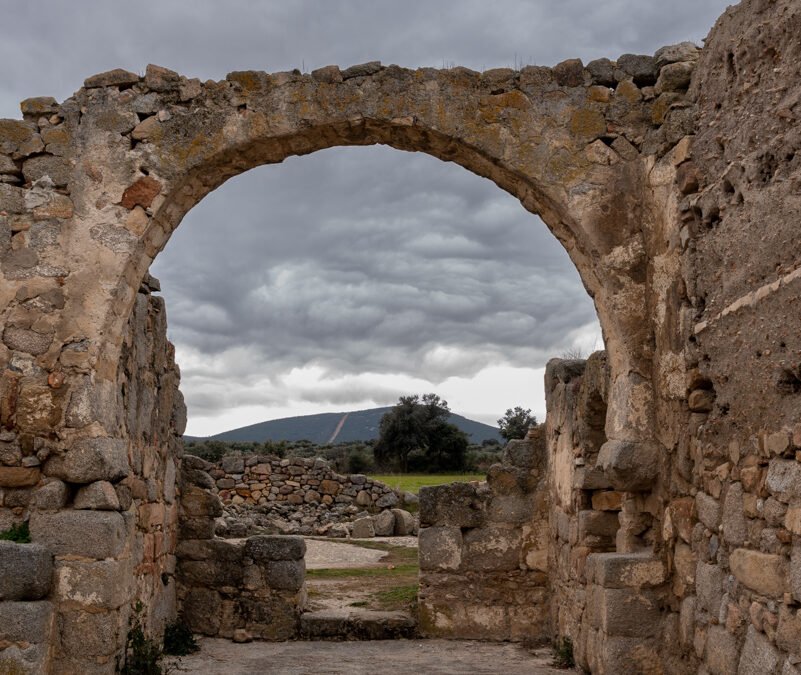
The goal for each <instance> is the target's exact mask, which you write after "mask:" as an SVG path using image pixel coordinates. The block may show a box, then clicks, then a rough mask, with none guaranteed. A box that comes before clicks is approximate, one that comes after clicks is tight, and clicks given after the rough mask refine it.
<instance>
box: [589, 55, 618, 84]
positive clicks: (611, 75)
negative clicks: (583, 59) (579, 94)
mask: <svg viewBox="0 0 801 675" xmlns="http://www.w3.org/2000/svg"><path fill="white" fill-rule="evenodd" d="M587 72H588V73H589V74H590V78H592V83H593V84H598V85H601V86H604V87H614V86H615V84H617V80H615V64H614V63H613V62H612V61H610V60H609V59H595V60H594V61H590V62H589V63H588V64H587Z"/></svg>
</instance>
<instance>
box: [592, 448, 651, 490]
mask: <svg viewBox="0 0 801 675" xmlns="http://www.w3.org/2000/svg"><path fill="white" fill-rule="evenodd" d="M659 454H660V453H659V447H658V446H657V444H656V443H653V442H650V441H614V440H613V441H607V442H606V443H604V444H603V445H602V446H601V451H600V452H599V453H598V465H599V466H600V467H601V468H602V469H603V471H604V474H605V475H606V476H607V478H608V479H609V482H610V483H611V484H612V487H614V488H615V489H616V490H625V491H628V492H637V491H640V490H647V489H648V488H650V487H651V486H652V485H653V482H654V480H655V479H656V476H657V473H658V472H659Z"/></svg>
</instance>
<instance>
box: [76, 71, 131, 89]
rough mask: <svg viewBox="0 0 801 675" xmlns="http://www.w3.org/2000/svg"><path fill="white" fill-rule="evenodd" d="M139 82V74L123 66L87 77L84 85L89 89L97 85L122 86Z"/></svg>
mask: <svg viewBox="0 0 801 675" xmlns="http://www.w3.org/2000/svg"><path fill="white" fill-rule="evenodd" d="M138 82H139V75H137V74H136V73H132V72H130V71H128V70H123V69H122V68H115V69H114V70H107V71H106V72H104V73H98V74H97V75H92V76H91V77H87V78H86V79H85V80H84V82H83V86H84V87H86V88H87V89H92V88H95V87H122V86H126V85H131V84H137V83H138Z"/></svg>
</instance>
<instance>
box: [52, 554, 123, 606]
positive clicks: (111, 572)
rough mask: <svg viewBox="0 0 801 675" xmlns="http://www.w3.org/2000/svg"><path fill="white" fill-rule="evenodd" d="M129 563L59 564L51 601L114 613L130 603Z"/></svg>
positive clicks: (121, 561)
mask: <svg viewBox="0 0 801 675" xmlns="http://www.w3.org/2000/svg"><path fill="white" fill-rule="evenodd" d="M132 586H133V573H132V562H131V560H130V558H126V559H124V560H98V561H95V562H84V561H79V560H59V561H58V562H57V563H56V584H55V597H56V598H57V599H58V600H59V601H61V602H70V603H77V604H79V605H84V606H86V607H91V608H101V609H117V608H118V607H122V605H124V604H126V603H127V602H129V601H130V599H131V594H132V592H133V591H132Z"/></svg>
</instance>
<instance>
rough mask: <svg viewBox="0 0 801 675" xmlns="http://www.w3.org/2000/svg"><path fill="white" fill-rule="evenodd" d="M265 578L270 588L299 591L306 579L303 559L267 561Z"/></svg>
mask: <svg viewBox="0 0 801 675" xmlns="http://www.w3.org/2000/svg"><path fill="white" fill-rule="evenodd" d="M264 579H265V581H266V582H267V585H268V586H269V587H270V588H273V589H277V590H279V591H297V590H300V589H301V588H302V586H303V582H304V580H305V579H306V563H305V562H304V561H303V560H275V561H273V562H269V563H267V566H266V568H265V571H264Z"/></svg>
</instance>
